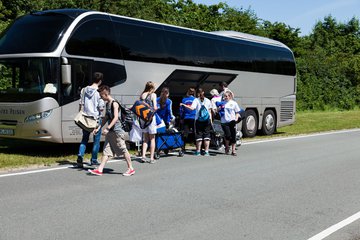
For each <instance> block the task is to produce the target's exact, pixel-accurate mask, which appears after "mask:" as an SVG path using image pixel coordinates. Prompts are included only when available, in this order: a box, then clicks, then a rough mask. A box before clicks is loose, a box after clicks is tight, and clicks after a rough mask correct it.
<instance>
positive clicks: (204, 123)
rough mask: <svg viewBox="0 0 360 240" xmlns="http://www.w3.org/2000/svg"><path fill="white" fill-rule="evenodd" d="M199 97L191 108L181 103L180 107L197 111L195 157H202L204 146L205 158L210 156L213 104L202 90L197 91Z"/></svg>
mask: <svg viewBox="0 0 360 240" xmlns="http://www.w3.org/2000/svg"><path fill="white" fill-rule="evenodd" d="M197 96H198V98H196V99H195V100H194V101H193V103H192V104H191V106H188V105H185V104H183V103H180V106H184V107H186V108H187V109H190V110H196V116H195V140H196V151H195V156H200V155H201V146H202V145H203V144H204V150H205V153H204V156H210V154H209V146H210V139H211V138H210V137H211V136H210V132H211V124H212V120H211V117H210V116H211V111H212V108H213V106H212V103H211V101H210V100H209V99H208V98H206V97H205V92H204V90H203V89H202V88H199V89H198V91H197Z"/></svg>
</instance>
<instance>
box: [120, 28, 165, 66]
mask: <svg viewBox="0 0 360 240" xmlns="http://www.w3.org/2000/svg"><path fill="white" fill-rule="evenodd" d="M114 25H115V28H116V31H117V34H118V39H119V43H120V46H121V51H122V54H123V55H124V59H128V60H139V61H150V62H166V54H165V49H164V33H163V31H162V30H161V29H157V28H152V27H147V26H141V25H133V24H130V23H123V22H115V23H114Z"/></svg>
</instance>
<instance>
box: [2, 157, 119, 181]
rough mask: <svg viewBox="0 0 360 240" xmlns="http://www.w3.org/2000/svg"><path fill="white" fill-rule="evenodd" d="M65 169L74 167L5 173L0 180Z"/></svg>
mask: <svg viewBox="0 0 360 240" xmlns="http://www.w3.org/2000/svg"><path fill="white" fill-rule="evenodd" d="M120 161H123V160H110V161H108V163H112V162H120ZM67 168H74V165H66V166H63V167H54V168H46V169H39V170H30V171H24V172H16V173H6V174H1V175H0V178H2V177H12V176H19V175H27V174H34V173H42V172H50V171H57V170H63V169H67Z"/></svg>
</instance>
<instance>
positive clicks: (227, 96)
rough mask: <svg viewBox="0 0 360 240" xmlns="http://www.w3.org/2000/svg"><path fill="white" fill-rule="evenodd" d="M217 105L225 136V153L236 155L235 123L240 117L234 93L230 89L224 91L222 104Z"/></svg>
mask: <svg viewBox="0 0 360 240" xmlns="http://www.w3.org/2000/svg"><path fill="white" fill-rule="evenodd" d="M218 105H219V108H218V110H219V112H220V116H221V127H222V129H223V131H224V138H225V154H230V144H231V154H232V155H233V156H236V155H237V154H236V150H235V145H236V123H237V121H238V119H239V117H240V114H239V112H240V107H239V105H238V104H237V102H235V101H234V94H233V93H232V92H231V91H230V90H226V91H225V92H224V104H221V105H220V104H218Z"/></svg>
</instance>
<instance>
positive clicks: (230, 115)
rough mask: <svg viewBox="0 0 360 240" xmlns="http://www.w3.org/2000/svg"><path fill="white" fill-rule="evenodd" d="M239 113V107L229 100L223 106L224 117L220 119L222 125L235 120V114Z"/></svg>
mask: <svg viewBox="0 0 360 240" xmlns="http://www.w3.org/2000/svg"><path fill="white" fill-rule="evenodd" d="M238 112H240V107H239V105H238V104H237V102H235V101H234V100H229V101H228V102H227V103H225V105H224V115H223V116H222V117H221V122H222V123H228V122H231V121H233V120H236V113H238Z"/></svg>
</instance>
